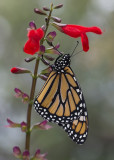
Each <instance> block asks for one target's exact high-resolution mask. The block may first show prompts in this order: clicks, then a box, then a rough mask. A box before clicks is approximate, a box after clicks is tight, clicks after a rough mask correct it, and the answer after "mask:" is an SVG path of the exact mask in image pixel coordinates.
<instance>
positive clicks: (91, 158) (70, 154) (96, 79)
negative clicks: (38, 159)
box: [0, 0, 114, 160]
mask: <svg viewBox="0 0 114 160" xmlns="http://www.w3.org/2000/svg"><path fill="white" fill-rule="evenodd" d="M51 2H53V3H54V5H57V4H59V3H63V4H64V7H63V8H61V9H59V10H56V11H54V12H53V15H54V16H58V17H60V18H62V23H66V24H79V25H83V26H94V25H96V26H99V27H101V28H102V30H103V32H104V33H103V34H102V35H100V36H99V35H96V34H92V33H88V34H87V35H88V37H89V40H90V42H89V43H90V50H89V51H88V52H87V53H84V52H82V53H80V54H78V55H76V56H75V57H73V59H72V64H71V67H72V69H73V71H74V73H76V76H77V78H78V81H79V83H80V85H81V88H82V90H83V94H84V97H85V100H86V104H87V109H88V113H89V134H88V138H87V141H86V143H85V144H84V145H82V146H79V145H77V144H75V143H74V142H73V141H72V140H71V139H70V138H69V137H68V136H67V134H66V133H65V132H64V130H63V129H62V128H60V127H59V126H57V125H56V124H52V126H53V128H52V129H50V130H48V131H42V130H41V131H39V130H36V131H33V133H32V137H31V153H34V152H35V151H36V149H37V148H40V149H41V152H42V153H44V152H48V156H47V158H48V160H58V159H59V160H114V0H82V1H79V0H70V1H69V0H63V1H61V0H58V1H56V0H20V1H18V0H10V1H9V0H4V1H3V0H0V160H14V159H15V157H13V155H12V148H13V146H20V147H21V149H22V150H24V141H25V134H24V133H22V132H21V131H20V129H10V128H5V127H4V126H5V125H6V124H7V122H6V119H7V118H10V119H11V120H12V121H15V122H22V121H26V111H27V105H25V104H22V102H21V100H20V99H16V98H15V97H14V88H15V87H17V88H20V89H22V90H23V91H24V92H26V93H28V94H29V92H30V87H31V77H30V76H29V75H13V74H11V73H10V69H11V68H12V67H14V66H20V67H25V68H29V69H30V70H32V71H33V69H34V61H33V62H31V63H26V62H25V61H24V58H27V57H30V56H29V55H27V54H25V53H24V52H23V46H24V43H25V42H26V40H27V37H26V34H27V31H26V28H28V24H29V22H30V21H33V20H34V21H35V23H36V24H37V27H40V26H41V25H43V24H44V17H43V16H40V15H37V14H35V13H34V12H33V9H34V8H42V7H43V6H49V4H50V3H51ZM53 30H56V29H55V28H53V27H50V31H53ZM56 31H57V30H56ZM76 40H77V39H73V38H70V37H68V36H66V35H65V34H62V33H60V32H59V31H57V37H56V39H55V43H57V42H59V43H60V45H61V47H60V51H63V52H65V53H71V52H72V50H73V49H74V47H75V45H76ZM78 40H80V38H79V39H78ZM81 47H82V46H81V43H80V44H79V46H78V48H77V51H79V50H80V49H81ZM44 68H45V66H44V65H43V64H42V63H40V68H39V72H40V70H41V69H44ZM43 83H44V81H41V80H38V82H37V89H36V95H37V94H38V92H39V91H40V89H41V87H42V85H43ZM42 120H43V119H42V118H41V117H39V116H38V115H37V113H36V112H35V111H34V109H33V111H32V124H33V123H35V122H41V121H42Z"/></svg>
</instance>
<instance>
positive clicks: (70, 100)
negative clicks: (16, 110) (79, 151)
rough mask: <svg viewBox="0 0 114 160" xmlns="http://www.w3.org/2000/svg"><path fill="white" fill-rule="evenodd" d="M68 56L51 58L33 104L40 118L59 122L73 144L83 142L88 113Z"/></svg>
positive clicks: (86, 130)
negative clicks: (44, 79) (48, 68)
mask: <svg viewBox="0 0 114 160" xmlns="http://www.w3.org/2000/svg"><path fill="white" fill-rule="evenodd" d="M70 58H71V56H70V55H69V54H65V55H62V54H61V55H60V56H59V57H58V58H57V59H56V60H55V63H54V64H53V65H52V66H51V68H52V71H51V73H50V75H49V77H48V79H47V81H46V82H45V84H44V86H43V88H42V89H41V91H40V93H39V95H38V96H37V97H36V99H35V101H34V108H35V110H36V111H37V112H38V113H39V114H40V115H41V116H42V117H43V118H44V119H46V120H48V121H49V122H55V123H57V124H58V125H60V126H62V127H63V128H64V130H65V131H66V132H67V133H68V136H70V137H71V138H72V140H73V141H75V142H76V143H77V144H83V143H84V142H85V140H86V137H87V134H88V115H87V109H86V105H85V101H84V96H83V93H82V91H81V88H80V86H79V84H78V82H77V80H76V77H75V75H74V73H73V71H72V69H71V67H70Z"/></svg>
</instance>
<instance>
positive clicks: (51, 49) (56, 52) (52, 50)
mask: <svg viewBox="0 0 114 160" xmlns="http://www.w3.org/2000/svg"><path fill="white" fill-rule="evenodd" d="M45 53H50V54H57V55H60V53H59V52H58V51H57V50H56V49H54V48H53V47H51V48H47V49H46V51H45Z"/></svg>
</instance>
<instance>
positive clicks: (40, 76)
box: [38, 74, 48, 81]
mask: <svg viewBox="0 0 114 160" xmlns="http://www.w3.org/2000/svg"><path fill="white" fill-rule="evenodd" d="M38 77H39V78H41V79H42V80H44V81H46V80H47V79H48V77H47V76H45V75H42V74H39V75H38Z"/></svg>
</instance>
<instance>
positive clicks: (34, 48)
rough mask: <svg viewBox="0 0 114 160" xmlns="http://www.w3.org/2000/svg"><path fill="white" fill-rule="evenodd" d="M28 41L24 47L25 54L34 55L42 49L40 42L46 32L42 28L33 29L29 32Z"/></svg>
mask: <svg viewBox="0 0 114 160" xmlns="http://www.w3.org/2000/svg"><path fill="white" fill-rule="evenodd" d="M27 36H28V41H27V42H26V43H25V45H24V49H23V50H24V52H25V53H27V54H31V55H34V54H35V53H36V52H38V51H39V49H40V40H41V39H42V38H43V36H44V32H43V30H42V29H41V28H38V29H31V30H29V31H28V35H27Z"/></svg>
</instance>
